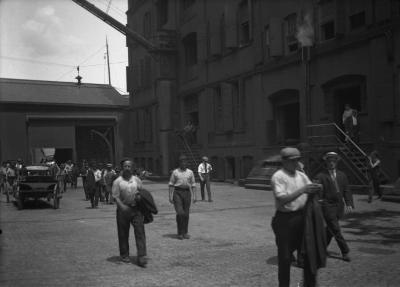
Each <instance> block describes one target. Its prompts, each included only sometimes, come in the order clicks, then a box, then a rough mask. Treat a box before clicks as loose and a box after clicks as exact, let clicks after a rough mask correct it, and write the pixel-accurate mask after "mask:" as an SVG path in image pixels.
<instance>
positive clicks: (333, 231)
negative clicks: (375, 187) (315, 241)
mask: <svg viewBox="0 0 400 287" xmlns="http://www.w3.org/2000/svg"><path fill="white" fill-rule="evenodd" d="M323 160H324V161H325V167H326V169H325V170H324V171H322V172H321V173H319V174H318V175H317V177H316V179H317V181H318V183H320V184H322V187H323V189H322V192H321V195H320V197H321V200H322V204H321V205H322V211H323V214H324V218H325V222H326V229H327V230H326V239H327V246H328V245H329V243H330V241H331V240H332V237H335V240H336V242H337V244H338V246H339V248H340V251H341V253H342V258H343V260H344V261H347V262H349V261H350V257H349V251H350V250H349V247H348V245H347V243H346V241H345V239H344V238H343V235H342V232H341V230H340V225H339V219H341V218H342V217H343V214H344V213H345V212H346V213H348V212H351V211H352V210H353V208H354V203H353V196H352V194H351V192H350V191H349V188H348V179H347V176H346V175H345V174H344V173H343V172H342V171H340V170H337V169H336V166H337V163H338V161H339V160H340V157H339V155H338V154H337V153H336V152H328V153H326V154H325V155H324V156H323Z"/></svg>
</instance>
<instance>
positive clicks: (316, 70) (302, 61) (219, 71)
mask: <svg viewBox="0 0 400 287" xmlns="http://www.w3.org/2000/svg"><path fill="white" fill-rule="evenodd" d="M127 16H128V26H129V27H130V28H132V29H134V30H136V31H137V32H139V33H142V34H143V35H144V37H146V38H147V39H148V40H150V41H152V42H153V43H155V44H156V45H157V46H159V47H160V48H161V49H160V51H159V52H157V53H148V52H147V51H146V50H144V49H143V48H142V47H141V46H139V45H137V44H135V43H134V42H131V41H129V40H128V41H127V45H128V48H129V67H128V68H127V82H128V90H129V93H130V105H131V108H132V113H131V114H130V123H132V127H131V130H132V138H131V141H130V142H131V144H132V146H131V147H132V148H131V150H132V151H133V156H134V157H135V159H136V161H138V162H139V163H140V164H141V165H142V166H145V167H146V168H147V169H151V170H154V171H156V172H159V173H161V174H167V173H168V171H169V170H170V169H171V168H172V167H173V166H174V165H175V164H176V157H177V155H178V154H179V152H180V149H179V144H178V139H177V136H176V130H180V129H182V128H183V126H184V124H185V122H186V121H187V120H191V121H192V122H193V123H194V124H195V125H196V126H197V134H196V137H197V144H196V146H195V148H196V149H197V150H198V153H199V154H201V155H202V154H205V155H208V156H209V157H210V158H211V161H212V163H213V164H214V167H215V174H214V178H217V179H221V180H229V179H234V180H237V179H240V178H244V177H246V176H247V174H248V172H249V170H250V169H251V167H252V166H253V164H254V162H255V161H256V160H259V159H262V158H264V157H266V156H268V155H272V154H276V153H277V151H279V149H280V148H281V147H282V146H284V145H297V144H299V143H307V142H309V139H310V138H309V136H310V131H309V130H310V128H309V125H324V124H331V123H336V124H337V126H338V127H339V128H343V126H342V120H341V118H342V113H343V109H344V105H345V104H350V105H351V106H352V108H354V109H357V110H358V112H359V113H358V123H359V127H360V141H359V145H360V146H361V147H363V149H364V150H365V151H366V152H368V151H371V150H372V149H376V150H378V151H379V152H380V153H381V155H382V161H383V163H384V166H385V170H386V171H387V172H388V174H389V176H390V177H391V178H397V177H399V176H400V1H398V0H365V1H361V0H354V1H344V0H320V1H316V0H302V1H295V0H287V1H268V0H215V1H211V0H181V1H178V0H175V1H174V0H159V1H155V0H153V1H142V0H130V1H129V7H128V11H127ZM310 27H311V31H310ZM307 29H308V30H307ZM310 35H311V36H310ZM310 40H311V43H307V41H310ZM307 45H310V47H309V48H303V47H302V46H307Z"/></svg>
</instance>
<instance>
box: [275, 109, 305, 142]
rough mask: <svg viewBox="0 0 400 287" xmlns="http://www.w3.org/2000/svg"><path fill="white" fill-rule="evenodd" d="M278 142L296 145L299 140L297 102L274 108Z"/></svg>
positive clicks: (298, 110)
mask: <svg viewBox="0 0 400 287" xmlns="http://www.w3.org/2000/svg"><path fill="white" fill-rule="evenodd" d="M276 117H277V124H278V126H277V128H278V137H279V141H280V142H282V143H284V144H289V145H290V144H296V143H298V142H299V140H300V120H299V119H300V105H299V103H298V102H296V103H290V104H285V105H280V106H277V107H276Z"/></svg>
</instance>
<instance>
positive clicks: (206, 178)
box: [200, 173, 211, 200]
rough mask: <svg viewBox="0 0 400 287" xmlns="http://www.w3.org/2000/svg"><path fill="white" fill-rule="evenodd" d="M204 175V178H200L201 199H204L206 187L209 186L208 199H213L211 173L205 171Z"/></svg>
mask: <svg viewBox="0 0 400 287" xmlns="http://www.w3.org/2000/svg"><path fill="white" fill-rule="evenodd" d="M202 177H203V178H204V180H200V192H201V200H204V198H205V196H204V187H206V188H207V196H208V200H211V186H210V175H209V174H208V173H203V174H202Z"/></svg>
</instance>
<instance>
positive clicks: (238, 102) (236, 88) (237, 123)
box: [231, 81, 246, 130]
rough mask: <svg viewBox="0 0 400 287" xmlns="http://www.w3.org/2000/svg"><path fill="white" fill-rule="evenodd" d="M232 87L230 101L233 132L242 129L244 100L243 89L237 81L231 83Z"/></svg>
mask: <svg viewBox="0 0 400 287" xmlns="http://www.w3.org/2000/svg"><path fill="white" fill-rule="evenodd" d="M231 85H232V101H233V111H232V114H233V121H234V122H233V127H234V129H235V130H242V129H243V128H244V111H245V108H246V107H245V99H244V89H243V87H240V85H239V81H235V82H232V83H231Z"/></svg>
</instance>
